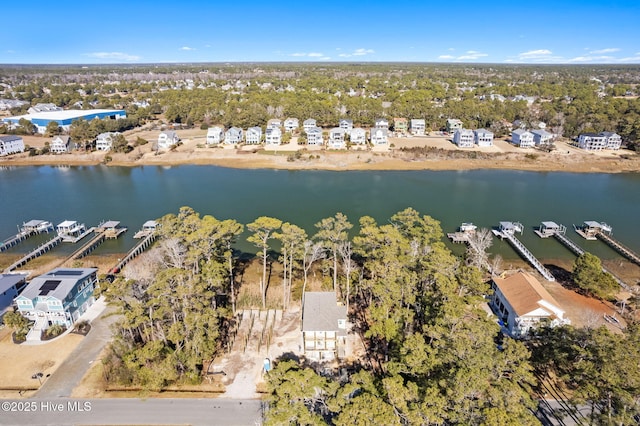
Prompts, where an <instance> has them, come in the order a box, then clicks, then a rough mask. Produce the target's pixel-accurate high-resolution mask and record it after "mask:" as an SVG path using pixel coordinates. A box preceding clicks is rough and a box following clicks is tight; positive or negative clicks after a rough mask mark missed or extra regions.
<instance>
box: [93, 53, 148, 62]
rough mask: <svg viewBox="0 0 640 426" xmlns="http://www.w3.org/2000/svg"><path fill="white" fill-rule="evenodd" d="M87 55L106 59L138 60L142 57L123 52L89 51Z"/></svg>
mask: <svg viewBox="0 0 640 426" xmlns="http://www.w3.org/2000/svg"><path fill="white" fill-rule="evenodd" d="M86 56H88V57H90V58H96V59H104V60H107V61H137V60H139V59H140V56H136V55H130V54H128V53H122V52H93V53H87V55H86Z"/></svg>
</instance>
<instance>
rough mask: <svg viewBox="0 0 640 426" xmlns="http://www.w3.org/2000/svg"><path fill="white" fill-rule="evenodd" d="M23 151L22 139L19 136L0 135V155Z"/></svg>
mask: <svg viewBox="0 0 640 426" xmlns="http://www.w3.org/2000/svg"><path fill="white" fill-rule="evenodd" d="M20 152H24V141H23V140H22V138H21V137H20V136H14V135H3V136H0V157H1V156H3V155H9V154H17V153H20Z"/></svg>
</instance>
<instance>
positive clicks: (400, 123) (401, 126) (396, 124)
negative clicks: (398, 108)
mask: <svg viewBox="0 0 640 426" xmlns="http://www.w3.org/2000/svg"><path fill="white" fill-rule="evenodd" d="M393 130H394V131H395V132H399V133H407V131H408V130H409V121H408V120H407V119H406V118H403V117H396V118H394V119H393Z"/></svg>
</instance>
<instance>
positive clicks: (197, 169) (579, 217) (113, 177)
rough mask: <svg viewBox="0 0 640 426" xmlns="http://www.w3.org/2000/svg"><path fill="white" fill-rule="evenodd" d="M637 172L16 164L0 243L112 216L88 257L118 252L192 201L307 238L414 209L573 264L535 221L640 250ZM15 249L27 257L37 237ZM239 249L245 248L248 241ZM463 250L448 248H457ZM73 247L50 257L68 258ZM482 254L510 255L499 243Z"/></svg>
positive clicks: (1, 189)
mask: <svg viewBox="0 0 640 426" xmlns="http://www.w3.org/2000/svg"><path fill="white" fill-rule="evenodd" d="M639 188H640V174H573V173H533V172H519V171H495V170H492V171H487V170H484V171H483V170H476V171H446V172H435V171H362V172H329V171H282V170H241V169H227V168H223V167H215V166H176V167H154V166H146V167H134V168H128V167H105V166H91V167H71V168H56V167H50V166H41V167H17V168H8V169H2V170H0V239H4V238H7V237H9V236H10V235H12V234H15V232H16V230H17V225H18V224H21V223H22V222H24V221H27V220H30V219H44V220H49V221H51V222H53V223H54V224H57V223H60V222H62V221H63V220H66V219H70V220H77V221H80V222H83V223H86V225H87V226H94V225H97V224H98V223H99V222H100V221H102V220H119V221H121V222H122V224H123V225H125V226H127V227H128V228H129V232H127V233H126V234H125V236H124V238H123V237H121V238H120V240H118V241H108V242H106V243H105V244H103V245H102V246H101V247H100V248H99V249H98V250H97V251H96V253H97V254H99V253H101V252H102V253H120V252H126V251H127V250H128V249H129V248H131V247H132V246H133V245H134V240H133V238H132V237H133V234H134V233H135V231H136V230H138V229H139V228H140V227H141V225H142V223H143V222H144V221H146V220H148V219H154V218H158V217H160V216H162V215H164V214H167V213H172V212H173V213H175V212H177V211H178V209H179V208H180V207H181V206H191V207H193V208H194V209H195V210H196V211H198V212H200V213H201V214H211V215H213V216H215V217H217V218H219V219H226V218H234V219H236V220H238V221H239V222H241V223H244V224H246V223H249V222H251V221H253V220H254V219H255V218H256V217H258V216H262V215H266V216H274V217H277V218H280V219H282V220H284V221H289V222H292V223H295V224H297V225H299V226H302V227H304V228H306V229H307V231H308V232H309V233H313V232H314V227H313V224H314V223H315V222H317V221H319V220H320V219H322V218H324V217H328V216H332V215H334V214H335V213H336V212H338V211H341V212H343V213H345V214H346V215H347V216H348V217H349V219H350V220H351V222H352V223H354V224H357V221H358V218H359V217H361V216H364V215H369V216H372V217H374V218H375V219H376V220H378V221H379V222H384V221H386V220H388V218H389V217H390V216H391V215H393V214H394V213H395V212H397V211H399V210H402V209H404V208H406V207H413V208H415V209H416V210H418V211H419V212H421V213H422V214H428V215H431V216H433V217H434V218H436V219H438V220H439V221H440V222H441V223H442V227H443V230H444V231H445V232H451V231H454V230H455V229H456V227H457V226H458V225H459V224H460V223H461V222H473V223H475V224H476V225H478V226H481V227H489V228H490V227H493V226H496V225H497V224H498V222H499V221H501V220H511V221H519V222H521V223H522V224H523V225H525V228H526V230H525V232H524V235H522V237H521V240H522V241H523V242H524V243H525V244H526V245H527V246H528V247H529V248H530V249H531V250H532V251H533V253H534V254H536V255H537V256H538V257H540V258H547V259H548V258H572V257H573V256H572V255H571V253H569V252H568V251H567V250H566V249H564V248H563V247H562V246H561V245H560V244H559V243H558V242H556V241H555V240H541V239H539V238H538V237H537V236H535V234H534V233H533V232H532V229H533V227H535V226H538V225H539V223H540V222H541V221H543V220H551V221H555V222H557V223H561V224H564V225H566V226H567V227H568V228H569V230H568V233H567V235H568V236H569V237H570V238H571V239H573V240H574V241H576V242H577V243H578V244H580V245H581V246H582V247H584V248H585V249H587V250H588V251H591V252H593V253H595V254H597V255H599V256H602V257H604V258H615V257H616V256H617V255H616V253H615V252H613V251H612V250H610V249H609V248H608V247H607V246H605V245H604V244H603V243H602V242H600V241H595V242H591V241H585V240H583V239H581V238H580V237H579V236H578V235H577V234H575V232H573V230H572V224H576V225H577V224H580V223H582V222H583V221H585V220H596V221H604V222H607V223H608V224H609V225H611V226H613V229H614V236H615V237H617V238H618V239H619V240H621V241H622V242H623V243H624V244H626V245H628V246H629V247H631V248H632V249H634V250H636V251H640V226H639V225H638V221H639V220H640V189H639ZM43 238H44V237H40V239H38V238H36V239H32V240H31V241H29V242H27V243H24V244H20V245H18V246H17V247H16V248H15V249H13V250H14V251H16V252H25V251H27V250H29V249H30V248H32V247H33V246H35V245H36V244H37V243H38V242H39V241H40V240H41V239H43ZM240 248H241V249H243V250H250V251H254V250H255V249H253V248H251V247H250V246H249V245H248V244H246V243H243V244H240ZM461 249H462V248H461V247H459V248H457V251H460V250H461ZM72 250H73V247H72V246H63V247H61V248H59V249H56V251H57V252H58V251H60V252H63V253H64V252H70V251H72ZM491 251H492V252H493V253H500V254H501V255H502V256H503V257H505V258H507V259H508V258H517V255H516V254H515V252H514V251H513V250H512V249H511V248H510V247H509V246H508V245H507V244H506V243H503V242H499V241H495V242H494V246H493V247H492V249H491Z"/></svg>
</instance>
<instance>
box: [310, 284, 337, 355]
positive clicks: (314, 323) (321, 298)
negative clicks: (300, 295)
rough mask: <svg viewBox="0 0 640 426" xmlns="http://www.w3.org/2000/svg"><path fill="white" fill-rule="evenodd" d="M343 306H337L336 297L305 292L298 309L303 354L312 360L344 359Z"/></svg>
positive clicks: (333, 294) (329, 294)
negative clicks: (300, 318)
mask: <svg viewBox="0 0 640 426" xmlns="http://www.w3.org/2000/svg"><path fill="white" fill-rule="evenodd" d="M346 338H347V307H346V306H340V305H338V302H337V300H336V294H335V292H333V291H327V292H324V291H322V292H306V293H304V303H303V307H302V340H303V347H304V354H305V356H306V357H307V358H309V359H312V360H315V361H325V360H327V361H330V360H334V359H336V358H344V357H345V356H346Z"/></svg>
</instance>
